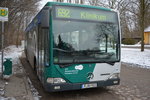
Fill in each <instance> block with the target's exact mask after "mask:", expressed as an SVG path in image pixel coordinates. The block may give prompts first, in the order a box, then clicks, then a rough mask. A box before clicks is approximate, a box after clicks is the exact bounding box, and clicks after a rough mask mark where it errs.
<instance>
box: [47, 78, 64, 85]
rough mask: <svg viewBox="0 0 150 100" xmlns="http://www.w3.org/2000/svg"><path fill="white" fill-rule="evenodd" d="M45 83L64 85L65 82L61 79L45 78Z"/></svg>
mask: <svg viewBox="0 0 150 100" xmlns="http://www.w3.org/2000/svg"><path fill="white" fill-rule="evenodd" d="M47 83H52V84H53V83H54V84H57V83H66V81H65V80H64V79H62V78H47Z"/></svg>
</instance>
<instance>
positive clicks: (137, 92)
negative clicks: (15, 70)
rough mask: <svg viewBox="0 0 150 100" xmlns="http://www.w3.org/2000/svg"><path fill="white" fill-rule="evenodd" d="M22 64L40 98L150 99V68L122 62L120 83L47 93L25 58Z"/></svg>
mask: <svg viewBox="0 0 150 100" xmlns="http://www.w3.org/2000/svg"><path fill="white" fill-rule="evenodd" d="M21 62H22V64H23V66H25V70H26V72H27V74H28V75H29V78H30V79H31V81H32V83H33V84H34V87H35V88H36V89H37V90H38V92H39V94H40V96H42V98H41V99H42V100H150V78H149V77H150V70H146V69H141V68H131V67H129V65H128V64H122V69H121V84H120V85H118V86H111V87H107V88H96V89H86V90H78V91H66V92H57V93H48V92H46V91H44V89H43V87H42V85H41V83H40V82H39V80H38V78H37V77H36V75H35V72H34V71H33V70H32V68H31V67H30V65H29V63H28V62H27V61H26V59H25V58H21Z"/></svg>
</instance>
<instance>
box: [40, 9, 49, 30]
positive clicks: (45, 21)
mask: <svg viewBox="0 0 150 100" xmlns="http://www.w3.org/2000/svg"><path fill="white" fill-rule="evenodd" d="M49 15H50V10H49V9H44V10H42V12H41V27H42V28H47V27H49V19H50V16H49Z"/></svg>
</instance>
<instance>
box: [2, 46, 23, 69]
mask: <svg viewBox="0 0 150 100" xmlns="http://www.w3.org/2000/svg"><path fill="white" fill-rule="evenodd" d="M23 49H24V48H23V47H22V46H19V47H18V48H17V47H16V46H15V45H12V46H9V47H6V48H5V50H4V61H5V58H12V59H11V60H12V64H13V65H14V64H17V63H18V62H19V57H20V56H21V54H22V52H23ZM1 61H2V60H1V52H0V72H1V69H2V68H1Z"/></svg>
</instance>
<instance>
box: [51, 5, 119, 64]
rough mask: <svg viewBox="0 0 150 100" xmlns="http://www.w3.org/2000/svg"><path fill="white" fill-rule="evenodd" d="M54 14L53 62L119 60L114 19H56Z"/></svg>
mask: <svg viewBox="0 0 150 100" xmlns="http://www.w3.org/2000/svg"><path fill="white" fill-rule="evenodd" d="M55 9H56V10H58V9H57V8H55ZM70 11H71V10H70ZM96 13H97V12H96ZM55 14H56V16H55ZM55 14H54V20H53V58H54V59H53V60H54V63H55V64H67V63H69V64H72V63H96V62H97V63H98V62H106V63H107V62H108V63H109V62H115V61H119V59H120V58H119V55H120V49H119V46H120V45H119V43H120V38H119V25H118V21H117V20H116V22H115V20H112V22H111V20H109V21H108V22H107V20H105V21H98V19H94V17H93V18H91V19H89V20H88V19H86V20H85V19H80V18H78V17H76V18H77V19H76V18H57V13H55ZM114 18H115V17H114ZM116 19H117V14H116Z"/></svg>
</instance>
